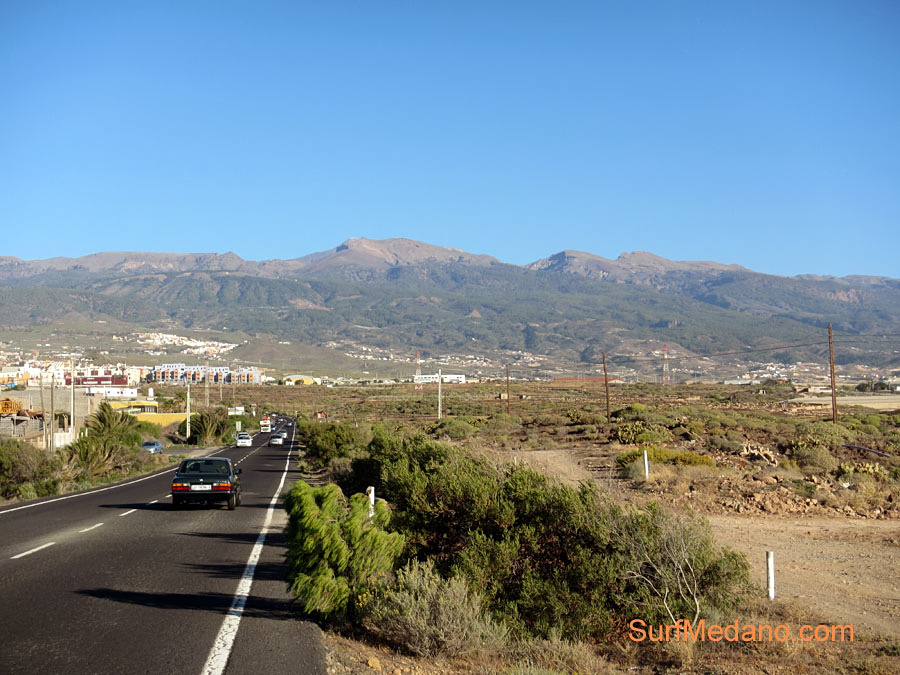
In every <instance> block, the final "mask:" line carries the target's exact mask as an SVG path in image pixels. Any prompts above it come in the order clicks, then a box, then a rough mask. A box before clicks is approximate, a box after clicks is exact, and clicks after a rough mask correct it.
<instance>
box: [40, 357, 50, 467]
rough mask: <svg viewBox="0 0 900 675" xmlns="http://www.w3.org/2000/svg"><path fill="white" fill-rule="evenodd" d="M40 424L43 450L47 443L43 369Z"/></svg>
mask: <svg viewBox="0 0 900 675" xmlns="http://www.w3.org/2000/svg"><path fill="white" fill-rule="evenodd" d="M41 424H42V425H43V427H44V428H43V430H42V431H43V433H42V436H41V437H42V438H43V440H44V450H46V449H47V448H48V447H49V445H48V443H47V409H46V408H45V407H44V371H43V370H42V371H41Z"/></svg>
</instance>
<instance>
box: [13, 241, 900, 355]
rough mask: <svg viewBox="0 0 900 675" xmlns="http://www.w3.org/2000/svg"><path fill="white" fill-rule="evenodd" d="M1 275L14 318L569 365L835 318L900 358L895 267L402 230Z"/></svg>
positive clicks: (860, 339) (761, 339)
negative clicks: (549, 244) (843, 271)
mask: <svg viewBox="0 0 900 675" xmlns="http://www.w3.org/2000/svg"><path fill="white" fill-rule="evenodd" d="M0 283H2V284H3V285H4V286H3V293H2V294H0V311H2V316H3V317H4V318H3V320H2V325H3V326H4V327H7V328H10V327H19V328H27V327H29V326H37V325H47V324H53V323H55V322H60V323H63V322H64V321H65V317H66V316H67V315H71V314H72V313H77V314H79V315H81V316H85V317H89V318H92V319H93V320H102V321H117V322H125V323H126V324H128V325H133V326H134V329H135V330H140V329H159V328H161V327H166V329H167V330H170V331H171V330H177V329H179V328H180V329H199V328H204V329H212V328H215V329H217V330H222V329H223V327H224V328H225V330H230V331H241V332H245V333H248V334H251V335H268V336H271V337H273V338H277V339H283V340H290V341H292V342H294V343H305V344H310V345H324V344H325V343H330V342H341V343H344V342H352V343H358V344H363V345H368V346H371V347H379V348H382V349H385V350H391V351H398V352H403V353H415V351H416V350H417V349H419V350H422V351H423V352H424V353H427V354H431V355H435V356H439V355H447V354H460V353H466V354H474V355H494V356H496V355H497V353H498V352H506V353H508V352H529V353H532V354H535V355H541V356H544V357H546V358H547V359H549V360H551V361H553V362H554V363H557V364H559V365H566V364H568V366H569V367H571V366H573V365H578V364H596V363H597V362H598V361H599V355H600V352H601V351H604V350H605V351H607V352H609V353H610V354H612V355H614V356H615V357H616V359H617V362H618V363H625V362H627V361H628V359H629V358H631V357H637V358H642V357H646V356H647V355H648V354H649V353H650V352H651V351H653V350H658V349H659V348H660V347H661V345H662V343H666V344H669V345H670V348H672V349H673V350H678V351H680V352H681V353H688V354H694V355H704V354H718V353H721V352H728V351H746V350H748V349H751V348H755V349H764V348H765V349H772V352H771V355H768V353H767V355H766V356H765V359H766V360H768V359H775V360H782V361H794V360H801V359H802V360H812V361H820V360H822V359H823V357H824V354H826V353H827V352H826V351H825V349H826V348H825V346H824V345H823V340H824V337H825V327H826V326H827V324H828V323H832V324H834V326H835V330H836V331H837V332H838V335H839V337H840V338H841V339H850V338H853V339H854V340H855V348H854V350H849V349H845V350H843V352H842V353H841V356H840V359H841V360H843V361H844V362H854V361H859V362H867V361H872V360H878V361H879V362H880V363H886V364H887V365H890V364H891V363H892V362H895V361H896V358H897V355H896V349H897V345H896V340H895V341H894V342H893V343H891V342H890V341H889V340H888V341H887V342H886V341H885V340H883V339H875V338H876V336H879V335H888V336H890V335H894V336H896V335H897V334H900V281H898V280H896V279H885V278H875V277H846V278H833V277H809V276H804V277H791V278H788V277H779V276H773V275H765V274H760V273H756V272H753V271H751V270H748V269H746V268H742V267H740V266H737V265H722V264H719V263H714V262H674V261H669V260H666V259H664V258H660V257H658V256H654V255H652V254H649V253H631V254H623V255H622V256H620V257H619V258H618V259H617V260H607V259H604V258H601V257H599V256H594V255H591V254H587V253H580V252H575V251H562V252H560V253H558V254H556V255H553V256H550V257H548V258H546V259H544V260H541V261H537V262H535V263H532V264H531V265H528V266H525V267H520V266H516V265H509V264H505V263H502V262H500V261H498V260H496V259H495V258H491V257H490V256H482V255H471V254H468V253H466V252H464V251H460V250H457V249H452V248H443V247H437V246H432V245H429V244H424V243H420V242H414V241H411V240H405V239H389V240H384V241H373V240H366V239H351V240H348V241H347V242H345V243H344V244H342V245H340V246H338V247H336V248H334V249H332V250H330V251H325V252H321V253H314V254H311V255H307V256H303V257H299V258H294V259H291V260H268V261H263V262H253V261H245V260H242V259H241V258H240V257H238V256H237V255H235V254H233V253H229V254H225V255H219V254H192V255H185V254H178V255H174V254H173V255H167V254H161V253H98V254H94V255H92V256H86V257H84V258H73V259H61V258H56V259H51V260H45V261H17V260H15V259H10V258H6V259H2V260H0ZM867 338H871V339H867ZM809 343H815V344H812V345H811V346H808V347H790V348H785V349H775V348H776V347H778V346H779V345H795V344H809ZM892 360H893V361H892Z"/></svg>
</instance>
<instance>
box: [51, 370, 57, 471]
mask: <svg viewBox="0 0 900 675" xmlns="http://www.w3.org/2000/svg"><path fill="white" fill-rule="evenodd" d="M55 394H56V373H53V375H51V376H50V455H51V456H52V455H54V454H55V453H56V411H55V408H56V400H55V398H54V396H55Z"/></svg>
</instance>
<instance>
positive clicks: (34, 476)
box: [0, 403, 167, 500]
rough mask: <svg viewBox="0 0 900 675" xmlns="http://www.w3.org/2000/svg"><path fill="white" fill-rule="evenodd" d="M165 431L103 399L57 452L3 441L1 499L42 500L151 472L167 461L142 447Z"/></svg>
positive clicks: (11, 440) (0, 468) (0, 479)
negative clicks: (75, 436)
mask: <svg viewBox="0 0 900 675" xmlns="http://www.w3.org/2000/svg"><path fill="white" fill-rule="evenodd" d="M161 435H162V434H161V429H160V428H159V427H158V426H156V425H154V424H148V423H146V422H138V421H137V420H136V419H135V418H134V417H132V416H131V415H127V414H124V413H118V412H116V411H114V410H113V409H112V408H111V407H110V406H109V405H108V404H106V403H102V404H100V407H99V408H98V410H97V412H96V413H94V414H93V415H92V416H91V417H90V418H89V419H88V422H87V424H86V426H85V429H84V431H83V433H82V434H81V435H80V436H79V437H78V439H77V440H75V442H74V443H71V444H70V445H68V446H65V447H63V448H60V449H58V450H57V451H56V452H55V453H53V454H51V453H50V452H49V451H47V450H41V449H38V448H35V447H34V446H33V445H31V444H30V443H25V442H23V441H19V440H15V439H6V440H3V441H0V498H3V499H7V500H8V499H20V500H27V499H36V498H38V497H50V496H53V495H57V494H63V493H66V492H71V491H73V490H84V489H87V488H90V487H92V486H94V485H98V484H101V483H108V482H112V481H115V480H119V479H121V478H125V477H128V476H132V475H136V474H142V473H146V472H148V471H151V470H153V469H155V468H157V467H159V466H162V465H163V463H164V462H165V461H167V460H164V459H163V458H162V457H160V456H159V455H152V454H150V453H148V452H146V451H144V450H142V449H141V448H140V444H141V442H142V441H143V440H144V439H146V438H160V437H161Z"/></svg>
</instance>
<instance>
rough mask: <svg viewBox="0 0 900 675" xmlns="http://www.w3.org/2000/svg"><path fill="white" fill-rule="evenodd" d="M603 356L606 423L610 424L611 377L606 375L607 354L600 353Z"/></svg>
mask: <svg viewBox="0 0 900 675" xmlns="http://www.w3.org/2000/svg"><path fill="white" fill-rule="evenodd" d="M600 353H601V354H602V355H603V383H604V384H605V385H606V423H607V424H609V423H610V416H609V415H610V412H609V375H607V373H606V352H605V351H604V352H600Z"/></svg>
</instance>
